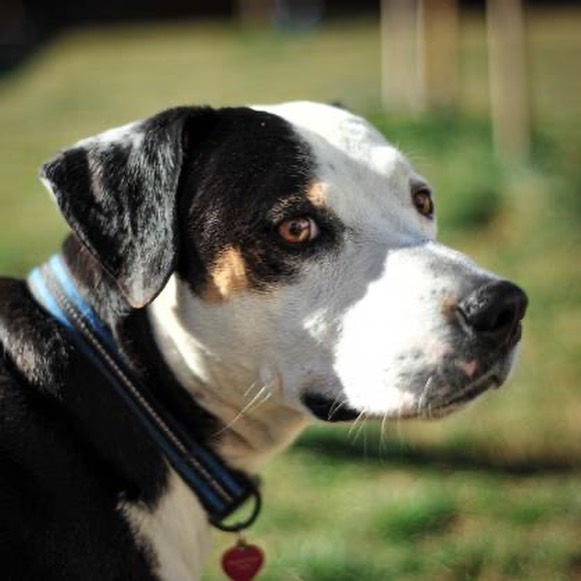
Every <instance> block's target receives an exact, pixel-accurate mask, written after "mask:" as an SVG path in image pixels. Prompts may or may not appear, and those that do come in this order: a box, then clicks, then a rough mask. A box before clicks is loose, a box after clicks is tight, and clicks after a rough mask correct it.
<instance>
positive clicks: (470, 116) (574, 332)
mask: <svg viewBox="0 0 581 581" xmlns="http://www.w3.org/2000/svg"><path fill="white" fill-rule="evenodd" d="M527 25H528V48H529V58H530V65H531V71H530V73H531V91H532V103H533V110H534V117H535V137H534V150H533V154H532V156H531V159H530V161H529V162H527V163H523V164H520V165H517V166H510V167H509V166H505V165H503V164H501V163H499V162H498V161H497V160H496V159H495V157H494V154H493V151H492V142H491V134H490V126H489V123H488V120H487V118H488V89H487V63H486V50H485V31H484V26H483V22H482V19H481V18H480V17H479V16H478V15H476V14H472V13H464V14H463V17H462V28H461V31H462V37H461V41H462V42H461V48H462V54H461V56H462V68H463V71H462V85H461V103H462V107H461V108H462V111H461V114H454V115H452V114H451V113H448V114H440V115H431V116H428V117H422V118H414V119H402V118H397V117H395V116H390V115H386V114H384V113H382V112H381V110H380V107H379V55H380V53H379V26H378V23H377V22H375V21H373V20H365V19H362V20H355V21H348V22H347V21H344V22H340V21H339V22H332V23H329V24H326V25H325V26H323V27H321V28H319V29H317V30H314V31H311V32H310V33H303V34H290V33H288V34H282V33H274V32H261V33H253V34H249V33H247V32H243V31H240V30H239V29H236V28H234V27H232V26H229V25H227V24H223V23H214V22H205V23H197V24H192V23H181V24H180V23H176V24H163V25H131V26H129V25H125V26H109V27H102V28H84V29H76V30H74V31H71V32H68V33H66V34H63V35H61V36H60V37H58V38H57V39H55V40H54V41H52V42H51V43H50V44H49V45H48V46H47V48H46V49H45V50H43V51H42V52H40V53H38V54H37V55H36V56H35V57H34V58H32V59H31V60H29V61H28V62H27V63H26V65H25V66H23V67H21V68H20V69H18V70H17V71H16V72H14V73H12V74H10V75H7V76H4V77H2V78H0V127H1V128H2V131H1V132H0V178H1V179H0V267H1V270H2V272H4V273H8V274H10V275H14V276H21V275H24V274H25V273H26V272H27V270H28V269H29V268H30V267H31V266H32V265H33V264H35V263H37V262H39V261H41V260H43V259H44V258H46V257H47V256H48V255H49V254H50V253H51V252H52V251H54V250H55V249H56V248H57V247H58V245H59V242H60V240H61V239H62V238H63V236H64V235H65V232H66V227H65V225H64V223H63V221H62V220H61V219H60V217H59V216H58V214H57V211H56V210H55V208H54V207H53V205H52V203H51V202H50V200H49V197H48V195H47V194H46V193H45V192H44V190H43V188H42V186H41V185H40V183H39V182H38V180H37V178H36V175H37V171H38V168H39V166H40V164H41V163H42V162H43V161H44V160H46V159H47V158H49V157H50V156H51V155H53V154H54V153H55V152H56V151H57V150H58V149H59V148H61V147H63V146H66V145H69V144H71V143H72V142H74V141H76V140H77V139H79V138H82V137H85V136H87V135H91V134H93V133H97V132H99V131H102V130H104V129H107V128H109V127H112V126H115V125H120V124H124V123H126V122H128V121H130V120H133V119H136V118H141V117H145V116H148V115H150V114H153V113H155V112H157V111H158V110H161V109H163V108H165V107H169V106H173V105H178V104H188V103H191V104H212V105H226V104H244V103H258V102H275V101H282V100H291V99H305V98H307V99H314V100H323V101H336V100H339V101H342V102H343V103H345V104H346V105H348V106H349V108H351V109H352V110H354V111H355V112H358V113H361V114H363V115H366V116H368V117H369V118H371V119H372V120H373V121H374V122H375V123H376V124H377V125H378V126H379V127H380V128H381V129H382V130H383V131H384V132H385V134H386V135H387V137H388V138H389V139H390V140H391V141H393V142H394V143H396V144H397V145H398V146H399V147H400V148H401V149H402V150H403V151H404V152H405V153H406V154H408V155H409V156H410V158H411V159H412V160H413V161H414V163H415V165H416V166H417V167H418V168H419V170H420V171H421V172H422V173H423V174H424V175H425V176H426V177H427V178H428V179H429V180H430V181H431V183H432V184H433V185H434V186H435V190H436V195H437V203H438V208H439V222H440V233H441V234H440V238H441V240H443V241H444V242H445V243H447V244H450V245H453V246H455V247H457V248H459V249H461V250H462V251H464V252H467V253H469V254H471V255H472V256H473V257H474V258H475V259H476V260H477V261H478V262H480V263H481V264H483V265H484V266H486V267H487V268H489V269H492V270H496V271H499V272H501V273H503V274H505V275H506V276H507V277H509V278H511V279H514V280H516V281H518V282H519V284H521V285H522V286H523V287H524V288H525V289H526V290H527V292H528V293H529V297H530V310H529V313H528V315H527V318H526V322H525V332H524V340H523V346H522V352H521V357H520V365H519V367H518V369H517V371H516V373H515V374H514V377H513V379H512V381H511V382H510V383H509V385H507V386H506V387H505V388H503V389H502V390H501V391H499V392H494V393H492V394H489V395H487V396H486V397H484V398H483V400H482V401H481V402H479V403H478V404H477V405H475V406H473V407H471V408H470V409H469V410H467V411H465V412H463V413H462V414H460V415H457V416H454V417H452V418H450V419H447V420H445V421H441V422H434V423H425V424H420V423H404V422H402V423H394V424H391V425H389V426H387V428H386V430H385V433H383V434H381V433H380V429H379V427H378V426H376V425H370V426H356V427H355V428H354V429H351V430H350V428H349V427H330V426H320V427H314V428H312V429H311V430H309V431H308V432H307V433H306V434H305V435H304V436H303V437H302V438H301V439H300V441H299V442H298V443H297V445H295V446H294V448H293V449H292V450H290V451H289V452H288V453H286V454H285V455H283V456H282V457H280V458H278V459H276V460H275V461H274V462H273V463H272V464H271V465H270V466H269V467H268V469H267V470H266V471H265V472H264V496H265V507H264V511H263V515H262V517H261V518H260V519H259V521H258V523H257V524H256V526H255V527H254V528H253V530H252V531H251V534H250V540H256V541H258V542H260V543H261V544H262V545H263V547H265V549H266V551H267V553H268V565H267V568H266V570H265V572H264V574H263V575H262V577H261V578H263V579H272V580H279V579H281V580H282V579H293V580H299V579H300V580H317V581H318V580H327V579H328V580H331V579H332V580H351V579H352V580H355V579H363V580H376V579H378V580H379V579H491V580H492V579H512V578H522V579H544V580H556V579H581V460H580V459H581V397H580V389H581V385H580V383H581V253H580V243H581V234H580V232H581V226H580V224H581V164H580V161H581V159H580V154H581V75H580V74H579V63H580V62H581V34H580V31H581V9H574V8H569V9H566V10H557V9H552V10H550V11H549V10H546V11H542V10H529V11H528V13H527ZM216 542H217V549H216V551H215V554H214V556H213V558H212V561H211V562H210V564H209V568H208V574H207V576H206V577H205V578H206V579H208V580H212V579H220V578H222V576H221V574H220V572H219V565H218V560H219V554H220V550H221V549H220V547H223V546H225V545H227V544H230V543H232V542H233V541H232V539H231V538H230V537H229V536H228V535H220V534H217V535H216Z"/></svg>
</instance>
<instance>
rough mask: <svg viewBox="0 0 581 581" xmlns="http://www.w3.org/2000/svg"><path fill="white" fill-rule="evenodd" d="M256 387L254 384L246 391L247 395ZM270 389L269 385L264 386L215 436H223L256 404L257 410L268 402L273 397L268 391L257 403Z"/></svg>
mask: <svg viewBox="0 0 581 581" xmlns="http://www.w3.org/2000/svg"><path fill="white" fill-rule="evenodd" d="M253 386H254V384H253V385H252V386H250V388H249V389H248V390H247V391H246V393H248V392H249V391H250V389H252V387H253ZM267 389H268V386H267V385H263V386H262V387H261V388H260V389H259V390H258V391H257V392H256V393H255V394H254V396H253V397H252V399H251V400H250V401H249V402H248V403H247V404H246V405H245V406H244V407H243V408H242V409H241V410H240V411H239V412H238V413H237V414H236V415H235V416H234V418H232V420H231V421H230V422H228V423H227V424H226V425H225V426H224V427H223V428H221V429H220V430H218V431H217V432H216V433H215V434H214V436H219V435H221V434H223V433H224V432H225V431H226V430H228V429H230V428H231V427H232V426H233V425H234V424H235V423H236V422H237V421H239V420H240V418H242V417H243V416H244V415H245V414H246V413H248V412H249V411H250V409H251V408H252V406H253V405H254V404H255V403H256V405H254V410H256V409H257V408H258V407H259V406H260V405H262V404H263V403H265V402H266V400H268V398H269V397H270V396H271V392H270V391H268V392H267V393H266V395H264V397H263V398H262V399H261V400H260V401H258V402H257V400H259V398H260V396H261V395H262V394H263V393H264V392H265V390H267Z"/></svg>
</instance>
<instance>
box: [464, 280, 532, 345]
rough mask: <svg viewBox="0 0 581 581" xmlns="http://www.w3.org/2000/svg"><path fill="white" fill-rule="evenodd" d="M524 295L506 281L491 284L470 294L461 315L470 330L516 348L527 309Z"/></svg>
mask: <svg viewBox="0 0 581 581" xmlns="http://www.w3.org/2000/svg"><path fill="white" fill-rule="evenodd" d="M527 303H528V300H527V296H526V294H525V293H524V291H523V290H522V289H521V288H519V287H518V286H516V285H515V284H512V283H511V282H508V281H506V280H501V281H494V282H489V283H487V284H485V285H483V286H481V287H480V288H478V289H476V290H475V291H474V292H472V293H471V294H469V295H468V296H467V297H466V298H465V299H464V300H463V301H462V302H461V303H460V304H459V305H458V312H459V313H460V316H461V319H462V320H463V321H464V323H465V324H466V326H467V328H468V330H469V331H470V332H472V333H474V334H476V336H478V337H480V338H483V339H488V340H489V341H492V342H494V343H496V344H501V343H505V342H507V343H509V344H511V345H514V344H516V343H517V341H518V340H519V339H520V333H521V327H520V321H521V319H522V318H523V317H524V314H525V311H526V308H527Z"/></svg>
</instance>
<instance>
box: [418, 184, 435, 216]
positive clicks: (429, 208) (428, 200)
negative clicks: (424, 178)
mask: <svg viewBox="0 0 581 581" xmlns="http://www.w3.org/2000/svg"><path fill="white" fill-rule="evenodd" d="M413 200H414V206H415V207H416V210H417V211H418V212H419V213H420V214H421V215H422V216H425V217H426V218H432V217H433V215H434V202H433V201H432V196H431V194H430V191H429V190H427V189H421V190H418V191H417V192H414V194H413Z"/></svg>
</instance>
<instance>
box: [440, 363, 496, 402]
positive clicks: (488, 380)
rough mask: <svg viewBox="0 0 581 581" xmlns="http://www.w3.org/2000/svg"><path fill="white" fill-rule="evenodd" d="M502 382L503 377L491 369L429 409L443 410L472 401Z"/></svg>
mask: <svg viewBox="0 0 581 581" xmlns="http://www.w3.org/2000/svg"><path fill="white" fill-rule="evenodd" d="M502 384H503V379H502V378H501V377H500V375H499V373H498V371H497V370H496V369H493V370H491V371H489V372H487V373H484V374H483V375H481V376H480V377H479V378H478V379H476V380H475V381H473V382H471V384H470V385H469V386H468V387H467V388H466V389H464V390H462V391H461V392H460V393H456V394H454V395H453V396H452V397H450V398H449V399H447V400H445V401H444V402H442V403H440V404H438V405H436V406H434V405H432V406H430V407H431V410H432V411H445V410H447V409H452V408H456V407H458V406H462V405H464V404H467V403H469V402H471V401H473V400H474V399H476V398H477V397H478V396H480V395H482V394H483V393H484V392H486V391H488V390H489V389H498V388H499V387H500V386H501V385H502Z"/></svg>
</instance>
